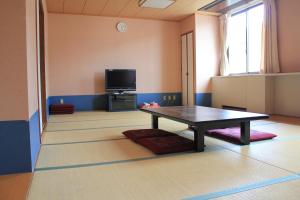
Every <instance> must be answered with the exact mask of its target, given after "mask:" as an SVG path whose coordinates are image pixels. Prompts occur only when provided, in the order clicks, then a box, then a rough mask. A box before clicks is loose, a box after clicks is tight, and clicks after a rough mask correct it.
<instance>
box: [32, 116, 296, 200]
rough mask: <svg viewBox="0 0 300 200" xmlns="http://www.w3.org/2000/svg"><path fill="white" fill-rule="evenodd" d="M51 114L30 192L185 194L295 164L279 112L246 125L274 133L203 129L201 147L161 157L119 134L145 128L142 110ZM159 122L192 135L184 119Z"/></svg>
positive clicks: (283, 191) (285, 189)
mask: <svg viewBox="0 0 300 200" xmlns="http://www.w3.org/2000/svg"><path fill="white" fill-rule="evenodd" d="M284 120H287V119H284ZM288 120H289V121H293V122H295V121H297V120H291V119H288ZM49 121H50V123H49V124H48V127H47V129H46V132H45V133H44V138H43V144H44V145H42V148H41V152H40V156H39V159H38V163H37V168H36V172H35V174H34V177H33V182H32V185H31V189H30V192H29V195H28V199H29V200H35V199H45V200H47V199H51V200H52V199H60V200H61V199H62V200H67V199H68V200H69V199H75V200H76V199H80V200H81V199H137V200H140V199H186V198H187V199H189V198H191V197H198V196H201V195H206V194H210V193H215V192H218V191H228V189H230V188H240V187H241V186H243V185H248V184H250V185H251V184H255V183H260V182H264V181H266V180H273V179H275V180H277V179H279V180H280V179H281V177H289V176H295V173H294V172H300V162H299V156H298V155H299V152H300V145H299V143H300V134H299V133H300V126H298V125H296V123H293V124H295V125H291V124H285V123H278V122H283V121H282V120H281V119H280V117H276V120H275V121H272V120H261V121H255V122H253V123H251V128H252V129H255V130H259V131H265V132H271V133H275V134H277V135H278V137H277V138H276V139H274V140H271V141H263V142H257V143H252V144H251V145H249V146H239V145H235V144H231V143H228V142H224V141H221V140H217V139H214V138H208V137H206V138H205V143H206V148H205V152H201V153H194V152H186V153H182V154H171V155H167V156H162V157H161V156H156V155H154V154H153V153H151V152H150V151H148V150H147V149H145V148H144V147H142V146H139V145H137V144H136V143H134V142H131V141H130V140H128V139H125V138H124V136H123V135H122V132H123V131H124V130H130V129H140V128H150V126H151V117H150V115H149V114H146V113H142V112H121V113H108V112H80V113H75V114H73V115H56V116H51V117H50V120H49ZM159 128H161V129H165V130H168V131H172V132H175V133H177V134H180V135H182V136H184V137H187V138H189V139H193V133H192V132H191V131H188V130H187V125H185V124H182V123H177V122H174V121H171V120H167V119H164V118H160V119H159ZM296 176H297V175H296ZM280 186H282V187H280ZM299 186H300V183H299V181H286V182H283V183H279V184H275V185H268V184H266V185H265V186H264V187H262V188H258V189H255V188H252V189H251V188H250V189H249V191H242V192H240V193H237V192H234V193H236V194H234V193H233V195H232V194H230V195H229V196H224V197H222V198H224V199H284V198H286V197H287V198H290V199H297V198H296V197H299V196H297V195H296V189H297V187H298V188H299ZM237 191H239V189H237ZM289 192H290V193H289ZM266 193H272V194H266ZM276 194H277V195H276ZM289 194H295V195H294V196H293V195H289ZM222 198H220V199H222Z"/></svg>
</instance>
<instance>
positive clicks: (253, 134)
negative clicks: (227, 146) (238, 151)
mask: <svg viewBox="0 0 300 200" xmlns="http://www.w3.org/2000/svg"><path fill="white" fill-rule="evenodd" d="M207 136H211V137H214V138H218V139H223V140H226V141H229V142H233V143H236V144H242V143H241V130H240V127H234V128H225V129H214V130H209V131H207ZM274 137H277V135H275V134H272V133H265V132H260V131H255V130H250V142H255V141H261V140H268V139H272V138H274Z"/></svg>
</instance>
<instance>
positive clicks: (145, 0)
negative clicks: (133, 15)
mask: <svg viewBox="0 0 300 200" xmlns="http://www.w3.org/2000/svg"><path fill="white" fill-rule="evenodd" d="M175 2H176V1H175V0H140V3H139V5H140V7H143V8H159V9H165V8H168V7H169V6H171V5H172V4H173V3H175Z"/></svg>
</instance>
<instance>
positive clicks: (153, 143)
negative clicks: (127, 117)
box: [123, 129, 194, 154]
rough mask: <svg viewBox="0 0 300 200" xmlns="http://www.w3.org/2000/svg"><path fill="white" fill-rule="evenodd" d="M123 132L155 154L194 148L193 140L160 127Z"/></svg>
mask: <svg viewBox="0 0 300 200" xmlns="http://www.w3.org/2000/svg"><path fill="white" fill-rule="evenodd" d="M123 134H124V135H125V136H127V137H128V138H129V139H131V140H133V141H134V142H136V143H138V144H140V145H142V146H144V147H146V148H147V149H149V150H150V151H152V152H153V153H155V154H168V153H178V152H184V151H191V150H193V149H194V142H193V141H191V140H189V139H186V138H183V137H180V136H178V135H176V134H174V133H170V132H167V131H164V130H160V129H141V130H129V131H125V132H123Z"/></svg>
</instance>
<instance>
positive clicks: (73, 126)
mask: <svg viewBox="0 0 300 200" xmlns="http://www.w3.org/2000/svg"><path fill="white" fill-rule="evenodd" d="M150 123H151V121H150V119H143V118H142V119H131V118H128V119H114V120H102V121H101V120H100V121H81V122H65V123H49V124H48V125H47V127H46V129H45V131H46V132H52V131H68V130H85V129H96V128H112V127H124V126H125V127H126V126H142V125H148V124H150Z"/></svg>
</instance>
